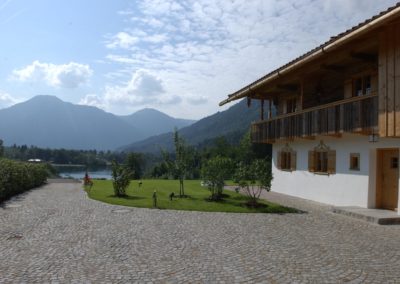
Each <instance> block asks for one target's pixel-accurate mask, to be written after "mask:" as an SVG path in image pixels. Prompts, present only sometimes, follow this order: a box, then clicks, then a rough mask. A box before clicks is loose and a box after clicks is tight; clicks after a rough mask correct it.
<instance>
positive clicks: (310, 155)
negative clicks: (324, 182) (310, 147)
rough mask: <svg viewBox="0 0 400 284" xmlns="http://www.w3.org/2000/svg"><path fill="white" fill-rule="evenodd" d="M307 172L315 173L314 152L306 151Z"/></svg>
mask: <svg viewBox="0 0 400 284" xmlns="http://www.w3.org/2000/svg"><path fill="white" fill-rule="evenodd" d="M308 170H309V171H310V172H312V173H313V172H315V151H308Z"/></svg>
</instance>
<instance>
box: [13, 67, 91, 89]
mask: <svg viewBox="0 0 400 284" xmlns="http://www.w3.org/2000/svg"><path fill="white" fill-rule="evenodd" d="M92 74H93V70H92V69H91V68H90V67H89V65H85V64H80V63H76V62H70V63H68V64H60V65H56V64H52V63H41V62H40V61H37V60H36V61H34V62H32V64H31V65H28V66H26V67H24V68H21V69H16V70H14V71H13V74H12V78H14V79H16V80H19V81H22V82H24V81H32V82H44V83H46V84H47V85H49V86H52V87H61V88H70V89H72V88H77V87H79V86H80V85H82V84H85V83H87V82H88V80H89V78H90V77H91V76H92Z"/></svg>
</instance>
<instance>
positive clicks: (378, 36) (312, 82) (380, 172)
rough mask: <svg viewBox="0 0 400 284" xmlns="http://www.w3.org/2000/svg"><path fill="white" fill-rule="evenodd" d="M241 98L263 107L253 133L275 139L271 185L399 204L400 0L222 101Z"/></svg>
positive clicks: (322, 198) (260, 139)
mask: <svg viewBox="0 0 400 284" xmlns="http://www.w3.org/2000/svg"><path fill="white" fill-rule="evenodd" d="M241 98H247V100H248V102H249V103H256V101H259V103H260V104H261V115H260V121H257V122H254V123H253V124H252V125H251V137H252V141H253V142H254V143H270V144H272V145H273V146H272V148H273V151H272V153H273V154H272V155H273V157H272V171H273V175H274V180H273V183H272V190H273V191H276V192H280V193H284V194H288V195H293V196H297V197H301V198H305V199H311V200H314V201H318V202H323V203H327V204H332V205H336V206H360V207H364V208H385V209H390V210H397V208H399V206H400V199H399V196H400V194H399V148H400V3H399V4H397V5H396V6H394V7H392V8H390V9H388V10H386V11H384V12H382V13H381V14H379V15H377V16H375V17H373V18H371V19H369V20H366V21H365V22H363V23H361V24H359V25H358V26H355V27H353V28H351V29H350V30H348V31H345V32H344V33H341V34H339V35H338V36H335V37H332V38H331V39H330V40H329V41H328V42H326V43H324V44H322V45H321V46H319V47H317V48H315V49H313V50H311V51H309V52H308V53H306V54H304V55H302V56H300V57H299V58H297V59H295V60H293V61H291V62H289V63H288V64H286V65H284V66H282V67H280V68H278V69H277V70H275V71H273V72H271V73H269V74H267V75H265V76H264V77H262V78H260V79H258V80H257V81H255V82H253V83H251V84H249V85H248V86H246V87H244V88H242V89H240V90H238V91H237V92H235V93H233V94H231V95H229V96H228V98H227V99H226V100H224V101H223V102H221V103H220V105H223V104H226V103H228V102H231V101H234V100H238V99H241ZM255 100H256V101H255ZM264 113H265V115H264Z"/></svg>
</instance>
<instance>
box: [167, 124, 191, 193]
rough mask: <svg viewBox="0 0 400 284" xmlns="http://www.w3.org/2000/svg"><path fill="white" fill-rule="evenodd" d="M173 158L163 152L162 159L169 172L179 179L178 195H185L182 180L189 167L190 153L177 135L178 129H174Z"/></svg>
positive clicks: (183, 141)
mask: <svg viewBox="0 0 400 284" xmlns="http://www.w3.org/2000/svg"><path fill="white" fill-rule="evenodd" d="M174 146H175V160H172V159H171V158H170V155H169V154H168V153H165V152H163V156H164V161H165V163H166V164H167V166H168V171H169V173H170V174H171V175H172V176H173V177H174V178H178V180H179V197H184V196H185V187H184V184H183V181H184V180H185V178H186V175H187V173H188V171H189V168H190V158H191V156H192V155H191V153H190V149H191V148H189V147H188V146H186V143H185V140H184V139H183V138H182V137H180V136H179V134H178V131H177V130H176V129H175V131H174Z"/></svg>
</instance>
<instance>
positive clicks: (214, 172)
mask: <svg viewBox="0 0 400 284" xmlns="http://www.w3.org/2000/svg"><path fill="white" fill-rule="evenodd" d="M231 172H232V160H231V159H230V158H225V157H221V156H216V157H214V158H211V159H210V160H208V161H206V162H205V163H204V164H203V167H202V177H203V180H204V181H205V182H206V183H207V186H208V189H209V190H210V191H211V196H210V199H211V200H220V199H222V191H223V189H224V184H225V179H227V178H228V176H229V174H230V173H231Z"/></svg>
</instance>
